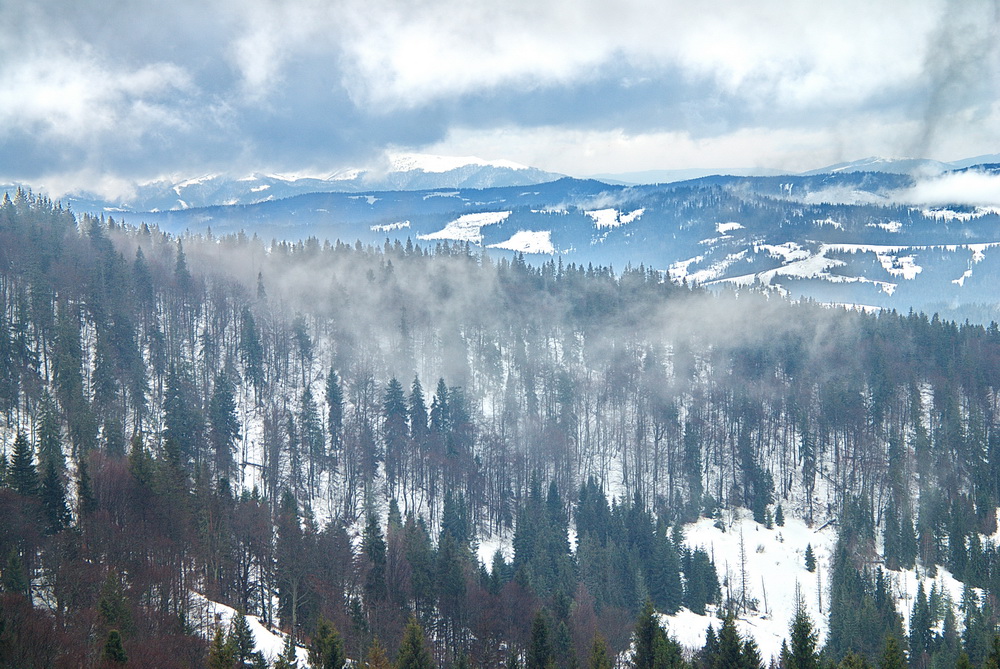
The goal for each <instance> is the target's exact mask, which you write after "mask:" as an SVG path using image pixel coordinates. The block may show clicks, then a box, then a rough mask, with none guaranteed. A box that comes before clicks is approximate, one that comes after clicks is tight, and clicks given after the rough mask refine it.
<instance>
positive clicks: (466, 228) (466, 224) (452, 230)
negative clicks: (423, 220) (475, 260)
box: [417, 211, 510, 244]
mask: <svg viewBox="0 0 1000 669" xmlns="http://www.w3.org/2000/svg"><path fill="white" fill-rule="evenodd" d="M508 216H510V212H509V211H485V212H482V213H479V214H465V215H463V216H459V217H458V218H456V219H455V220H454V221H451V222H449V223H448V224H447V225H445V226H444V228H443V229H441V230H438V231H437V232H432V233H430V234H429V235H417V239H423V240H427V241H433V240H437V239H440V240H448V241H454V242H472V243H474V244H481V243H482V241H483V234H482V227H483V226H484V225H495V224H496V223H500V222H501V221H505V220H507V217H508Z"/></svg>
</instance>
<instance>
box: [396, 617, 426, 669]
mask: <svg viewBox="0 0 1000 669" xmlns="http://www.w3.org/2000/svg"><path fill="white" fill-rule="evenodd" d="M396 669H434V660H433V659H432V658H431V652H430V650H428V648H427V643H426V642H425V641H424V630H423V628H421V627H420V624H419V623H418V622H417V619H416V618H410V622H409V623H408V624H407V625H406V631H404V632H403V641H402V643H400V645H399V655H398V656H397V657H396Z"/></svg>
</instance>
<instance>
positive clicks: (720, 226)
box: [715, 221, 743, 235]
mask: <svg viewBox="0 0 1000 669" xmlns="http://www.w3.org/2000/svg"><path fill="white" fill-rule="evenodd" d="M715 229H716V230H717V231H718V232H719V234H720V235H725V234H728V233H730V232H732V231H733V230H742V229H743V226H742V225H740V224H739V223H736V222H735V221H733V222H730V223H716V224H715Z"/></svg>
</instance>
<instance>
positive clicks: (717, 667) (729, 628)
mask: <svg viewBox="0 0 1000 669" xmlns="http://www.w3.org/2000/svg"><path fill="white" fill-rule="evenodd" d="M742 651H743V644H742V640H741V639H740V635H739V632H737V631H736V620H735V619H734V618H733V614H732V613H728V614H726V617H725V618H723V620H722V627H721V628H720V629H719V648H718V651H717V652H716V655H715V662H713V664H712V669H740V668H741V667H742V665H743V662H742Z"/></svg>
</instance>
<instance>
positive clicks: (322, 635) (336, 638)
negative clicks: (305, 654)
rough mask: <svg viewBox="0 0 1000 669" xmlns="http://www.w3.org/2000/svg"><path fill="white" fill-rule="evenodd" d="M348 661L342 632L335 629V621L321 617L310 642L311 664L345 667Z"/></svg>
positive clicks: (316, 668)
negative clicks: (341, 636)
mask: <svg viewBox="0 0 1000 669" xmlns="http://www.w3.org/2000/svg"><path fill="white" fill-rule="evenodd" d="M376 643H377V641H376ZM373 648H374V646H373ZM382 654H383V655H384V654H385V651H382ZM346 661H347V656H346V655H345V654H344V642H343V640H342V639H341V638H340V634H339V633H338V632H337V630H336V629H334V627H333V623H331V622H330V621H329V620H327V619H326V618H323V617H320V619H319V622H318V623H317V624H316V633H315V634H313V638H312V643H311V644H309V666H310V667H312V669H343V667H344V663H345V662H346Z"/></svg>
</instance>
